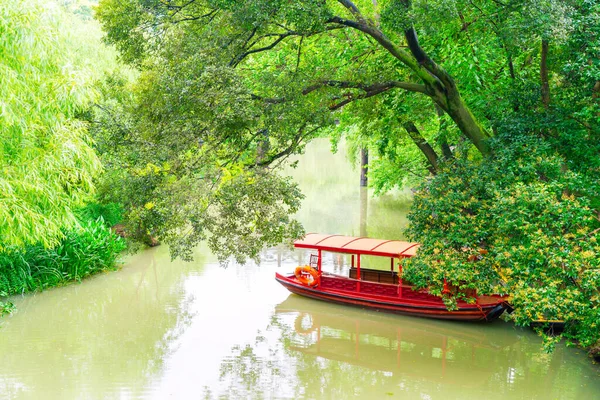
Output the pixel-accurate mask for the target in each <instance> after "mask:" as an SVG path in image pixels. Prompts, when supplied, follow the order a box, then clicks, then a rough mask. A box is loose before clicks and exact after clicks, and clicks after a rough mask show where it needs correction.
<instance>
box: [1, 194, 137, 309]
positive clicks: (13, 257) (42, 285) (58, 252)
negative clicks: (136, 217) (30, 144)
mask: <svg viewBox="0 0 600 400" xmlns="http://www.w3.org/2000/svg"><path fill="white" fill-rule="evenodd" d="M119 218H120V217H119V213H118V207H117V206H114V205H112V206H109V207H102V206H99V205H97V204H91V205H88V206H87V207H86V208H84V209H82V210H80V211H79V212H78V213H77V219H78V222H77V225H76V227H74V228H72V229H70V230H66V231H65V232H64V237H63V238H62V239H60V240H59V242H58V244H57V245H56V246H53V247H49V248H47V247H45V246H44V245H43V244H41V243H38V244H34V245H28V246H25V247H22V248H19V247H13V248H7V249H5V250H4V251H2V252H0V317H1V316H2V315H3V314H9V313H11V312H13V311H14V310H15V307H14V305H13V304H12V303H10V302H8V301H7V300H6V298H7V297H10V296H14V295H19V294H25V293H31V292H39V291H43V290H45V289H48V288H51V287H57V286H62V285H66V284H69V283H74V282H81V280H82V279H85V278H86V277H88V276H91V275H94V274H97V273H100V272H104V271H113V270H117V269H118V258H119V256H120V254H121V253H122V251H123V250H125V249H126V247H127V246H126V242H125V240H124V239H123V238H121V237H120V236H119V235H117V234H116V233H115V232H114V231H113V230H112V229H111V226H113V225H114V224H115V221H118V219H119Z"/></svg>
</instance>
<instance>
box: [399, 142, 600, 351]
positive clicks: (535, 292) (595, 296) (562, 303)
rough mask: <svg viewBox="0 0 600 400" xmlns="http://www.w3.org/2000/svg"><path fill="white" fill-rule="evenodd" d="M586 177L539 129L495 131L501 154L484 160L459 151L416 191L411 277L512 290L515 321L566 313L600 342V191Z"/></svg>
mask: <svg viewBox="0 0 600 400" xmlns="http://www.w3.org/2000/svg"><path fill="white" fill-rule="evenodd" d="M587 182H590V180H589V179H587V177H585V176H583V175H582V174H581V173H578V172H574V171H572V170H569V169H568V168H567V166H566V165H565V161H564V159H563V158H562V157H560V156H559V155H558V154H557V153H555V152H554V151H553V150H552V149H551V148H550V147H549V146H547V145H545V144H544V142H543V141H542V140H538V139H536V138H535V137H534V136H512V137H510V138H506V137H505V138H498V139H496V143H495V156H494V157H492V158H490V159H486V160H484V161H482V162H479V163H475V162H472V161H470V160H464V159H463V160H456V161H455V162H454V163H453V164H452V165H449V166H446V167H445V169H444V170H443V171H442V172H441V173H439V174H438V175H437V176H436V177H434V178H432V180H430V181H429V182H426V183H424V184H423V185H422V186H421V188H420V189H419V191H418V192H417V194H416V196H415V202H414V205H413V208H412V210H411V213H410V215H409V219H410V222H411V225H410V227H409V230H408V235H409V237H410V238H411V239H413V240H416V241H419V242H421V243H422V244H423V245H422V247H421V248H420V250H419V254H418V257H415V258H414V259H413V260H411V261H410V262H409V263H408V265H407V266H406V268H405V269H404V273H405V278H406V279H408V280H410V281H411V282H413V283H414V284H416V285H418V286H421V287H430V290H432V291H433V292H434V293H436V294H439V295H441V294H442V288H443V281H444V279H446V280H447V281H448V282H449V283H450V284H452V285H455V286H458V287H460V288H462V289H477V290H478V291H479V293H481V294H484V293H488V294H489V293H507V294H509V295H510V296H511V300H510V301H511V303H512V305H513V306H514V307H515V311H514V313H513V314H512V315H513V318H514V320H515V322H516V323H517V324H519V325H524V326H527V325H529V324H530V323H531V322H532V321H534V320H540V319H542V320H564V321H566V323H567V328H566V331H565V333H564V335H565V336H566V337H567V338H570V339H572V340H575V341H577V342H579V343H580V344H581V345H583V346H584V347H589V346H592V345H594V344H595V343H596V342H597V341H598V340H599V339H600V329H599V327H598V324H599V323H600V291H599V290H600V258H599V257H598V254H600V243H599V239H600V234H599V231H600V221H599V220H598V216H597V214H596V212H595V211H594V210H593V208H592V207H591V206H590V205H591V204H592V203H593V202H594V201H595V200H597V199H598V197H599V193H597V191H596V189H595V187H593V186H592V185H589V184H587ZM463 292H465V291H464V290H463ZM456 296H459V297H460V296H461V295H460V294H458V295H456ZM447 300H448V304H450V305H452V304H453V303H454V300H456V297H455V298H447ZM454 304H455V303H454ZM554 342H555V341H551V340H548V341H547V343H548V344H550V345H552V344H553V343H554Z"/></svg>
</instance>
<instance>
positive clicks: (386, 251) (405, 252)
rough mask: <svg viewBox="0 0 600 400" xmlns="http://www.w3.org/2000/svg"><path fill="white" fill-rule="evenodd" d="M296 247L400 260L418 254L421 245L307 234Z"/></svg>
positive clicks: (399, 241)
mask: <svg viewBox="0 0 600 400" xmlns="http://www.w3.org/2000/svg"><path fill="white" fill-rule="evenodd" d="M294 247H298V248H301V249H315V250H323V251H330V252H333V253H348V254H359V255H360V254H364V255H369V256H381V257H397V258H400V257H412V256H414V255H415V254H416V253H417V249H418V248H419V244H418V243H411V242H403V241H401V240H384V239H371V238H366V237H354V236H342V235H327V234H322V233H307V234H306V236H305V237H304V239H300V240H296V241H295V242H294Z"/></svg>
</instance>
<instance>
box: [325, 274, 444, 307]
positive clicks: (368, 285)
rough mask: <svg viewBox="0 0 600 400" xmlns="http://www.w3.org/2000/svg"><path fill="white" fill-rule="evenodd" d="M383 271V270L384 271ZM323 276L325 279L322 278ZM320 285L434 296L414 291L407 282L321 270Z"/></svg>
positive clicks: (383, 293)
mask: <svg viewBox="0 0 600 400" xmlns="http://www.w3.org/2000/svg"><path fill="white" fill-rule="evenodd" d="M384 272H385V271H384ZM323 278H325V279H323ZM321 287H322V288H323V289H334V290H343V291H351V292H358V293H365V294H370V295H376V296H391V297H400V298H402V297H411V298H415V297H418V298H422V300H425V301H426V300H433V298H434V297H435V296H433V295H431V294H429V293H427V291H426V290H423V291H415V290H414V289H413V287H412V286H410V285H407V284H404V283H403V284H402V285H400V284H391V283H384V282H372V281H368V280H363V279H355V278H349V277H346V276H341V275H337V274H331V273H327V272H323V274H322V280H321Z"/></svg>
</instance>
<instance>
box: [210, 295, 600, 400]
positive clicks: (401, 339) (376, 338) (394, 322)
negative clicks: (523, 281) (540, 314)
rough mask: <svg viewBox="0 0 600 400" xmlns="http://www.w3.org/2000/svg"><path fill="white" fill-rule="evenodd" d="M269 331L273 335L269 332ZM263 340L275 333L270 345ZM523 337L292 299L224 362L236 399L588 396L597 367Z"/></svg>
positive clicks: (504, 328)
mask: <svg viewBox="0 0 600 400" xmlns="http://www.w3.org/2000/svg"><path fill="white" fill-rule="evenodd" d="M266 333H269V334H270V335H267V334H266ZM269 336H271V337H278V338H279V339H278V340H277V342H271V343H268V342H269V339H268V338H269ZM539 346H540V342H539V339H538V338H537V337H536V336H535V335H533V334H532V333H531V332H529V331H521V330H517V329H515V328H514V327H513V326H512V325H511V324H508V323H504V322H502V321H498V322H497V323H493V324H460V323H453V322H445V321H429V320H424V319H417V318H411V317H401V316H393V315H387V314H380V313H377V312H372V311H366V310H359V309H353V308H348V307H344V306H335V305H330V304H327V303H322V302H319V301H315V300H311V299H306V298H302V297H299V296H296V295H290V296H289V297H288V298H287V299H286V300H285V301H283V302H282V303H280V304H278V305H277V306H276V307H275V311H274V314H273V318H272V320H271V323H270V324H269V326H268V327H266V329H265V330H264V331H262V332H259V334H258V335H257V336H256V338H255V340H254V342H252V343H247V344H245V345H236V346H234V348H233V349H232V355H231V356H230V357H227V358H225V359H224V361H223V362H222V365H221V381H222V383H224V384H225V385H224V387H223V389H224V390H225V392H224V393H227V394H228V395H232V394H233V397H234V398H257V399H258V398H266V397H269V398H270V397H272V398H311V399H312V398H315V399H318V398H326V399H329V398H331V399H333V398H339V399H341V398H352V397H354V398H364V399H380V398H390V397H391V398H409V399H413V398H429V399H437V398H440V399H441V398H443V399H448V398H456V399H464V398H503V397H506V396H510V397H511V398H561V399H562V398H565V399H571V398H572V399H588V398H589V399H592V398H594V396H596V395H597V393H600V392H598V391H599V390H600V384H599V382H598V376H597V373H598V371H597V370H596V369H595V368H594V367H592V366H591V365H589V364H586V363H585V361H587V360H585V359H582V358H578V357H573V353H572V350H567V349H565V348H563V347H559V348H558V349H557V350H556V352H555V353H553V354H552V355H548V354H544V353H541V352H540V347H539Z"/></svg>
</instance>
